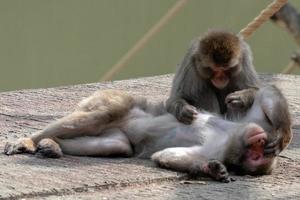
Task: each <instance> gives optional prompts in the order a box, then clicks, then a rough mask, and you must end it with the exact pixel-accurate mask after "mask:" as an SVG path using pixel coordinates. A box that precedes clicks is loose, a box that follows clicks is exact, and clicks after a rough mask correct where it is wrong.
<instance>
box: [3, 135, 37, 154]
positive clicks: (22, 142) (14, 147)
mask: <svg viewBox="0 0 300 200" xmlns="http://www.w3.org/2000/svg"><path fill="white" fill-rule="evenodd" d="M35 151H36V146H35V144H34V142H33V141H32V140H31V139H30V138H21V139H19V140H18V141H16V142H14V143H10V142H7V143H6V144H5V147H4V154H6V155H13V154H17V153H31V154H33V153H35Z"/></svg>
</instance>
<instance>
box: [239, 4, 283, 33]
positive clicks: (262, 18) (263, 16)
mask: <svg viewBox="0 0 300 200" xmlns="http://www.w3.org/2000/svg"><path fill="white" fill-rule="evenodd" d="M287 2H288V0H275V1H273V3H271V4H270V5H268V6H267V7H266V8H265V9H264V10H262V11H261V12H260V14H259V15H258V16H257V17H256V18H254V20H252V21H251V22H250V23H249V24H248V25H247V26H246V27H245V28H243V29H242V30H241V31H240V33H239V34H240V35H242V36H243V38H244V39H247V38H249V37H250V36H251V35H252V34H253V33H254V32H255V31H256V30H257V29H258V28H259V27H260V26H261V25H262V24H263V23H265V22H266V21H267V20H269V18H270V17H271V16H273V15H274V14H275V13H276V12H277V11H278V10H279V9H280V8H281V7H282V6H284V5H285V4H286V3H287Z"/></svg>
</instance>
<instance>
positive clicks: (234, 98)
mask: <svg viewBox="0 0 300 200" xmlns="http://www.w3.org/2000/svg"><path fill="white" fill-rule="evenodd" d="M234 100H239V101H241V96H240V95H236V94H232V95H228V96H227V97H226V98H225V103H226V104H228V103H230V102H231V101H234Z"/></svg>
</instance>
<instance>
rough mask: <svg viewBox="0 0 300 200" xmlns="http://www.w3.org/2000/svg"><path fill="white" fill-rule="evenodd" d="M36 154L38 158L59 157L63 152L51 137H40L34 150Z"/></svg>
mask: <svg viewBox="0 0 300 200" xmlns="http://www.w3.org/2000/svg"><path fill="white" fill-rule="evenodd" d="M36 155H37V156H38V157H40V158H44V157H47V158H60V157H62V155H63V153H62V151H61V148H60V147H59V145H58V144H57V143H56V142H55V141H54V140H52V139H48V138H47V139H42V140H41V141H40V142H39V143H38V145H37V150H36Z"/></svg>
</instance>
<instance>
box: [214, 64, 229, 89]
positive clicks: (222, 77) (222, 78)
mask: <svg viewBox="0 0 300 200" xmlns="http://www.w3.org/2000/svg"><path fill="white" fill-rule="evenodd" d="M228 70H229V68H225V67H213V68H212V71H213V76H212V78H211V82H212V84H213V85H214V86H215V87H216V88H218V89H223V88H225V87H226V85H227V84H228V83H229V78H228V76H227V75H226V73H225V72H226V71H228Z"/></svg>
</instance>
